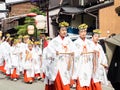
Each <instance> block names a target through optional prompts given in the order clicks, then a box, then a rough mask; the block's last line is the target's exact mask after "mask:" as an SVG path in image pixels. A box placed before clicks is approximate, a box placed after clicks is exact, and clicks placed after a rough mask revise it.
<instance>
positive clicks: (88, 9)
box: [84, 1, 114, 12]
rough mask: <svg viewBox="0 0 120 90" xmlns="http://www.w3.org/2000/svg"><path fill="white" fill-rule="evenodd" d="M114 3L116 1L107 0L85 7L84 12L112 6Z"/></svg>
mask: <svg viewBox="0 0 120 90" xmlns="http://www.w3.org/2000/svg"><path fill="white" fill-rule="evenodd" d="M113 3H114V1H105V2H104V3H101V4H98V5H95V6H92V7H89V8H86V9H84V12H93V11H96V10H99V9H101V8H104V7H107V6H110V5H112V4H113Z"/></svg>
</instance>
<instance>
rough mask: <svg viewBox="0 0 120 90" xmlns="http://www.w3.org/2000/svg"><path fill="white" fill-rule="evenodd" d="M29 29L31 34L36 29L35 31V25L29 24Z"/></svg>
mask: <svg viewBox="0 0 120 90" xmlns="http://www.w3.org/2000/svg"><path fill="white" fill-rule="evenodd" d="M27 31H28V34H30V35H32V34H34V31H35V28H34V25H28V27H27Z"/></svg>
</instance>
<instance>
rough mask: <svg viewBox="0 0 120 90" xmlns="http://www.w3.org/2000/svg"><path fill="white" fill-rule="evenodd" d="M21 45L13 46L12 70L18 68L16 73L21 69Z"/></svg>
mask: <svg viewBox="0 0 120 90" xmlns="http://www.w3.org/2000/svg"><path fill="white" fill-rule="evenodd" d="M19 65H20V63H19V47H18V46H17V45H15V46H12V47H11V72H12V73H13V70H14V68H16V73H17V74H18V75H19V74H20V69H19Z"/></svg>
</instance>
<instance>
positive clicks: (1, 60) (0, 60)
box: [0, 44, 4, 66]
mask: <svg viewBox="0 0 120 90" xmlns="http://www.w3.org/2000/svg"><path fill="white" fill-rule="evenodd" d="M3 64H4V57H3V48H2V46H1V44H0V66H2V65H3Z"/></svg>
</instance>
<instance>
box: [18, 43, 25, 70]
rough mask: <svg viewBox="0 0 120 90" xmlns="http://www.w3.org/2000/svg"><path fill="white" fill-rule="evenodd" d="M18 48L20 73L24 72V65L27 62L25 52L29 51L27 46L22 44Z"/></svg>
mask: <svg viewBox="0 0 120 90" xmlns="http://www.w3.org/2000/svg"><path fill="white" fill-rule="evenodd" d="M17 46H18V48H19V68H20V72H23V65H24V62H25V51H26V49H27V44H24V43H22V42H21V43H18V44H17Z"/></svg>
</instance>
